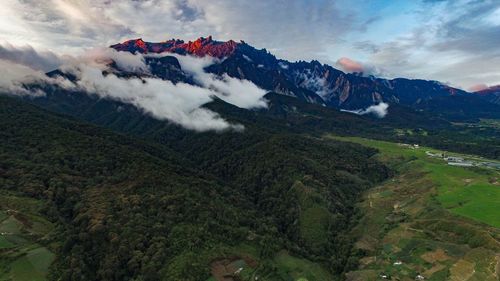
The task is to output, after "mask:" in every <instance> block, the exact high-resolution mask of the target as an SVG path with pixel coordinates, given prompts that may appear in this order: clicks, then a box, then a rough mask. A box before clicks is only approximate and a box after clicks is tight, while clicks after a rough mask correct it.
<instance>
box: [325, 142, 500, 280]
mask: <svg viewBox="0 0 500 281" xmlns="http://www.w3.org/2000/svg"><path fill="white" fill-rule="evenodd" d="M335 138H337V137H335ZM337 139H339V138H337ZM340 139H342V140H345V141H352V142H356V143H360V144H363V145H367V146H371V147H375V148H378V149H379V150H380V153H379V155H377V157H379V158H380V159H381V160H383V161H385V162H386V163H388V164H389V165H390V166H392V167H393V169H394V170H395V171H396V173H397V174H396V176H395V177H393V178H392V179H390V180H388V181H387V182H385V183H384V184H383V185H381V186H379V187H377V188H374V189H371V190H369V191H368V192H367V193H366V194H365V197H364V201H363V202H362V203H361V204H360V208H361V210H362V214H363V215H362V216H361V218H360V221H359V224H358V226H357V227H355V229H354V230H353V232H352V233H353V235H355V236H356V237H357V243H356V250H355V252H356V254H357V255H358V256H359V258H360V259H359V261H360V265H359V268H358V270H356V271H352V272H349V273H348V274H347V280H383V279H388V280H419V279H418V278H420V277H421V278H424V279H421V280H457V281H458V280H463V281H465V280H469V281H473V280H477V281H480V280H484V281H487V280H491V281H494V280H499V276H500V242H499V241H500V229H499V227H500V211H499V210H500V185H499V183H498V181H499V179H500V172H499V171H498V170H493V169H487V168H477V167H469V168H466V167H455V166H449V165H447V164H446V162H444V161H442V159H435V158H431V157H429V156H427V155H426V154H425V151H432V152H433V153H438V151H436V150H432V149H429V148H418V149H415V148H410V147H408V146H402V145H399V144H395V143H388V142H382V141H374V140H367V139H360V138H340Z"/></svg>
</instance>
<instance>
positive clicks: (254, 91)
mask: <svg viewBox="0 0 500 281" xmlns="http://www.w3.org/2000/svg"><path fill="white" fill-rule="evenodd" d="M171 55H173V56H175V57H176V58H177V59H178V60H179V63H180V65H181V68H182V69H183V70H184V71H186V72H188V73H190V74H192V75H193V78H194V80H195V81H196V82H197V83H199V84H200V85H201V86H202V87H204V88H207V89H211V90H212V91H213V92H214V95H215V96H217V97H218V98H220V99H222V100H224V101H226V102H228V103H231V104H234V105H236V106H238V107H241V108H262V107H267V103H266V101H265V100H264V99H263V97H264V95H265V94H266V93H267V92H266V91H265V90H263V89H261V88H259V87H257V86H256V85H255V84H254V83H252V82H250V81H248V80H245V79H237V78H233V77H230V76H229V75H227V74H224V75H222V77H219V76H216V75H215V74H212V73H208V72H206V71H205V70H204V69H205V68H206V67H208V66H209V65H212V64H214V63H218V61H217V60H216V59H214V58H212V57H208V56H205V57H203V58H198V57H193V56H182V55H177V54H171Z"/></svg>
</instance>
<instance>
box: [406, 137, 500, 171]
mask: <svg viewBox="0 0 500 281" xmlns="http://www.w3.org/2000/svg"><path fill="white" fill-rule="evenodd" d="M399 145H400V146H403V147H406V148H409V149H420V145H418V144H406V143H400V144H399ZM425 154H426V155H427V156H429V157H432V158H440V159H443V160H444V161H446V162H447V164H448V165H450V166H460V167H484V168H491V169H499V170H500V162H492V161H482V160H478V159H471V158H465V157H461V156H452V155H448V154H447V152H446V151H445V152H439V153H436V152H431V151H429V150H427V151H425Z"/></svg>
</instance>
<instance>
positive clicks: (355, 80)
mask: <svg viewBox="0 0 500 281" xmlns="http://www.w3.org/2000/svg"><path fill="white" fill-rule="evenodd" d="M111 48H113V49H115V50H118V51H126V52H131V53H135V52H139V53H143V54H151V53H156V54H158V53H169V52H170V53H177V54H190V55H194V56H200V57H203V56H211V57H214V58H218V59H222V58H224V59H223V60H222V61H221V62H219V63H217V64H213V65H211V66H209V67H208V68H207V71H209V72H211V73H215V74H218V75H222V74H227V75H229V76H231V77H235V78H239V79H247V80H250V81H252V82H253V83H255V84H256V85H258V86H259V87H261V88H263V89H265V90H268V91H273V92H276V93H279V94H283V95H288V96H293V97H296V98H299V99H300V100H304V101H307V102H310V103H316V104H324V105H326V106H329V107H333V108H341V109H351V110H353V109H360V108H366V107H369V106H371V105H373V104H378V103H380V102H386V103H389V104H400V105H404V106H409V107H412V108H414V109H419V110H427V111H431V112H434V113H437V114H441V115H445V116H448V117H450V118H452V119H455V120H456V119H462V120H463V119H470V118H477V117H487V118H491V117H499V114H500V113H499V112H500V107H498V106H497V105H491V104H490V103H491V102H490V101H488V100H484V99H480V98H478V96H477V95H473V94H471V93H468V92H465V91H463V90H460V89H456V88H453V87H450V86H447V85H444V84H442V83H440V82H437V81H427V80H419V79H405V78H396V79H382V78H376V77H373V76H370V77H364V76H360V75H359V74H350V73H344V72H342V71H340V70H338V69H335V68H333V67H332V66H330V65H327V64H321V63H320V62H318V61H315V60H313V61H311V62H305V61H298V62H290V61H287V60H283V59H278V58H276V57H275V56H274V55H272V54H270V53H269V52H268V51H267V50H265V49H261V50H258V49H256V48H254V47H252V46H251V45H249V44H247V43H245V42H244V41H241V42H235V41H232V40H230V41H227V42H221V41H216V40H213V39H212V37H211V36H210V37H207V38H203V37H201V38H198V39H197V40H195V41H193V42H191V41H189V42H184V41H182V40H177V39H172V40H169V41H165V42H159V43H150V42H144V41H143V40H142V39H135V40H129V41H126V42H124V43H120V44H115V45H112V46H111ZM457 97H459V98H457ZM457 100H458V101H460V102H459V103H458V104H455V103H456V101H457ZM434 101H437V102H436V103H435V104H434ZM469 101H470V103H469ZM450 107H451V108H454V109H453V110H455V109H456V108H457V107H458V110H459V111H461V114H453V115H448V114H447V112H448V111H449V110H448V108H450Z"/></svg>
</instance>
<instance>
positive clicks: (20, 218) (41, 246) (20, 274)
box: [0, 192, 54, 281]
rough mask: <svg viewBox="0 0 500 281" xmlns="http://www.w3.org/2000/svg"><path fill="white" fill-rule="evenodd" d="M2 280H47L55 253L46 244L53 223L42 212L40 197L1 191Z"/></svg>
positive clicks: (0, 277) (0, 248)
mask: <svg viewBox="0 0 500 281" xmlns="http://www.w3.org/2000/svg"><path fill="white" fill-rule="evenodd" d="M0 203H1V204H0V205H1V206H2V208H1V209H0V251H1V253H2V255H1V259H0V280H2V281H4V280H14V281H25V280H26V281H43V280H47V274H48V271H49V266H50V265H51V263H52V261H53V260H54V254H53V253H52V252H51V251H50V250H49V249H48V248H47V246H46V245H45V244H47V243H48V242H47V238H48V237H47V235H49V234H50V233H51V231H52V229H53V227H52V224H51V223H50V222H48V221H47V220H45V219H44V218H43V217H42V216H41V215H40V213H39V212H40V209H41V208H42V205H41V203H40V202H39V201H37V200H34V199H30V198H25V197H21V196H16V195H14V194H9V193H6V192H4V193H2V194H1V195H0Z"/></svg>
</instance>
